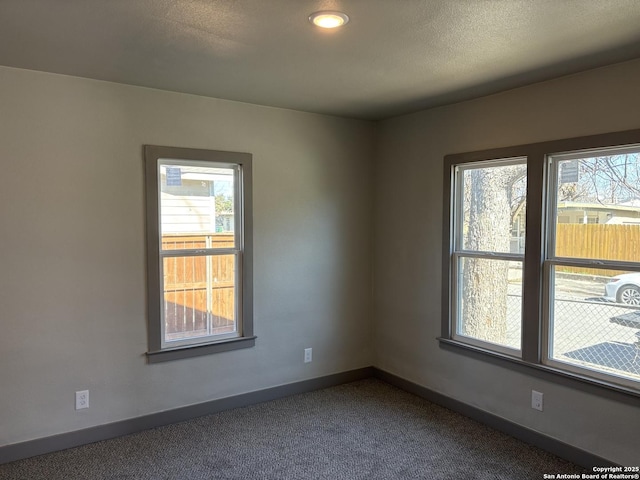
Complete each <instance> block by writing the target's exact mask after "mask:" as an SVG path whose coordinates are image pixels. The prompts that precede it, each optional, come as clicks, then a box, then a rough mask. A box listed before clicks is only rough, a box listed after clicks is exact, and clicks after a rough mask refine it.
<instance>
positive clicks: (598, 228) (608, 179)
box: [555, 150, 640, 262]
mask: <svg viewBox="0 0 640 480" xmlns="http://www.w3.org/2000/svg"><path fill="white" fill-rule="evenodd" d="M639 151H640V150H639ZM639 157H640V155H639V153H638V152H637V151H636V152H626V153H621V154H610V155H609V154H606V152H604V153H603V155H602V156H599V155H598V156H590V157H588V158H577V159H576V158H573V159H570V160H559V161H557V162H556V166H557V169H558V176H557V177H558V182H557V185H556V186H555V195H556V206H557V208H556V243H555V255H556V256H557V257H570V258H591V259H600V260H622V261H634V262H635V261H640V159H639Z"/></svg>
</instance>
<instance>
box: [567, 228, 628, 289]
mask: <svg viewBox="0 0 640 480" xmlns="http://www.w3.org/2000/svg"><path fill="white" fill-rule="evenodd" d="M556 255H557V256H558V257H572V258H591V259H595V260H622V261H630V262H639V261H640V225H612V224H606V223H605V224H598V223H591V224H581V223H559V224H557V226H556ZM556 270H557V271H561V272H573V273H582V274H587V275H601V276H612V275H617V274H618V273H621V272H620V271H618V270H602V269H598V268H589V269H586V270H585V269H584V268H574V267H557V268H556Z"/></svg>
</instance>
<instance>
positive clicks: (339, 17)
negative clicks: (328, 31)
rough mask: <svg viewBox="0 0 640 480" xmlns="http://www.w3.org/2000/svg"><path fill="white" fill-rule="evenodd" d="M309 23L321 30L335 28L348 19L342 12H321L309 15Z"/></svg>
mask: <svg viewBox="0 0 640 480" xmlns="http://www.w3.org/2000/svg"><path fill="white" fill-rule="evenodd" d="M309 21H310V22H311V23H313V24H314V25H317V26H318V27H321V28H336V27H340V26H342V25H344V24H345V23H347V22H348V21H349V17H348V16H347V15H346V14H344V13H342V12H330V11H326V10H325V11H321V12H315V13H312V14H311V15H309Z"/></svg>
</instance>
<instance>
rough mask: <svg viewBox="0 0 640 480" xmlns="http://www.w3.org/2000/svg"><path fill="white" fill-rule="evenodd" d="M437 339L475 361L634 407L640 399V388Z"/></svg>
mask: <svg viewBox="0 0 640 480" xmlns="http://www.w3.org/2000/svg"><path fill="white" fill-rule="evenodd" d="M437 340H438V341H439V342H440V347H441V348H445V349H447V350H449V351H451V352H454V353H460V354H463V355H467V356H470V357H473V358H475V359H477V360H483V361H486V362H488V363H493V364H494V365H498V366H501V367H504V368H508V369H510V370H514V371H518V372H520V373H524V374H526V375H533V376H535V377H537V378H540V379H541V380H544V381H548V382H552V383H556V384H560V385H563V386H566V387H568V388H574V389H576V390H582V391H585V392H587V393H591V394H594V395H598V396H603V397H606V398H610V399H612V400H616V401H620V402H623V403H630V404H631V405H636V406H637V405H638V400H640V391H638V390H635V389H633V388H628V387H625V386H623V385H618V384H615V383H610V382H606V381H604V380H599V379H595V378H592V377H588V376H586V375H580V374H577V373H573V372H568V371H565V370H561V369H558V368H555V367H551V366H549V365H543V364H541V363H531V362H526V361H524V360H521V359H519V358H515V357H512V356H509V355H505V354H502V353H499V352H494V351H491V350H487V349H485V348H481V347H477V346H475V345H469V344H466V343H463V342H460V341H457V340H452V339H449V338H443V337H438V338H437Z"/></svg>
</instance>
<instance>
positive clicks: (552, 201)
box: [542, 144, 640, 389]
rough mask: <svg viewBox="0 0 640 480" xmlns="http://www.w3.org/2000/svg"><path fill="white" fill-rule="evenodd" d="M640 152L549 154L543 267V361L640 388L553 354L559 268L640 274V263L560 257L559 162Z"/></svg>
mask: <svg viewBox="0 0 640 480" xmlns="http://www.w3.org/2000/svg"><path fill="white" fill-rule="evenodd" d="M638 151H640V144H635V145H624V146H621V147H602V148H592V149H583V150H574V151H569V152H561V153H555V154H549V155H547V156H546V163H547V166H546V168H547V172H548V175H547V192H548V201H547V225H546V231H547V235H546V248H545V252H546V254H545V260H544V265H543V273H544V280H543V282H544V286H545V288H544V299H543V301H544V303H543V338H544V342H543V344H542V347H543V351H542V352H543V355H542V361H543V363H544V364H545V365H549V366H551V367H554V368H557V369H563V370H567V371H570V372H573V373H576V374H579V375H585V376H589V377H593V378H595V379H598V380H602V381H611V379H612V378H614V379H615V380H614V381H615V382H617V383H620V384H621V385H624V386H627V387H630V388H638V389H640V381H633V380H630V379H628V378H625V377H622V376H618V375H616V374H615V373H611V374H606V373H603V372H601V371H598V370H594V369H588V368H582V367H580V366H578V365H575V364H571V363H567V362H562V361H558V360H556V359H554V358H551V352H552V350H553V321H554V311H553V310H554V308H553V305H554V298H555V294H554V288H553V284H554V280H553V278H554V269H555V268H556V267H559V266H563V267H577V268H589V269H598V270H624V271H635V272H640V262H627V261H617V260H605V259H595V258H580V257H559V256H556V254H555V251H556V218H557V212H558V206H557V197H556V195H555V192H556V191H557V186H558V181H559V168H558V165H559V162H560V161H562V160H573V159H582V158H588V157H589V155H599V156H601V155H602V154H606V155H617V154H623V153H628V152H638Z"/></svg>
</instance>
